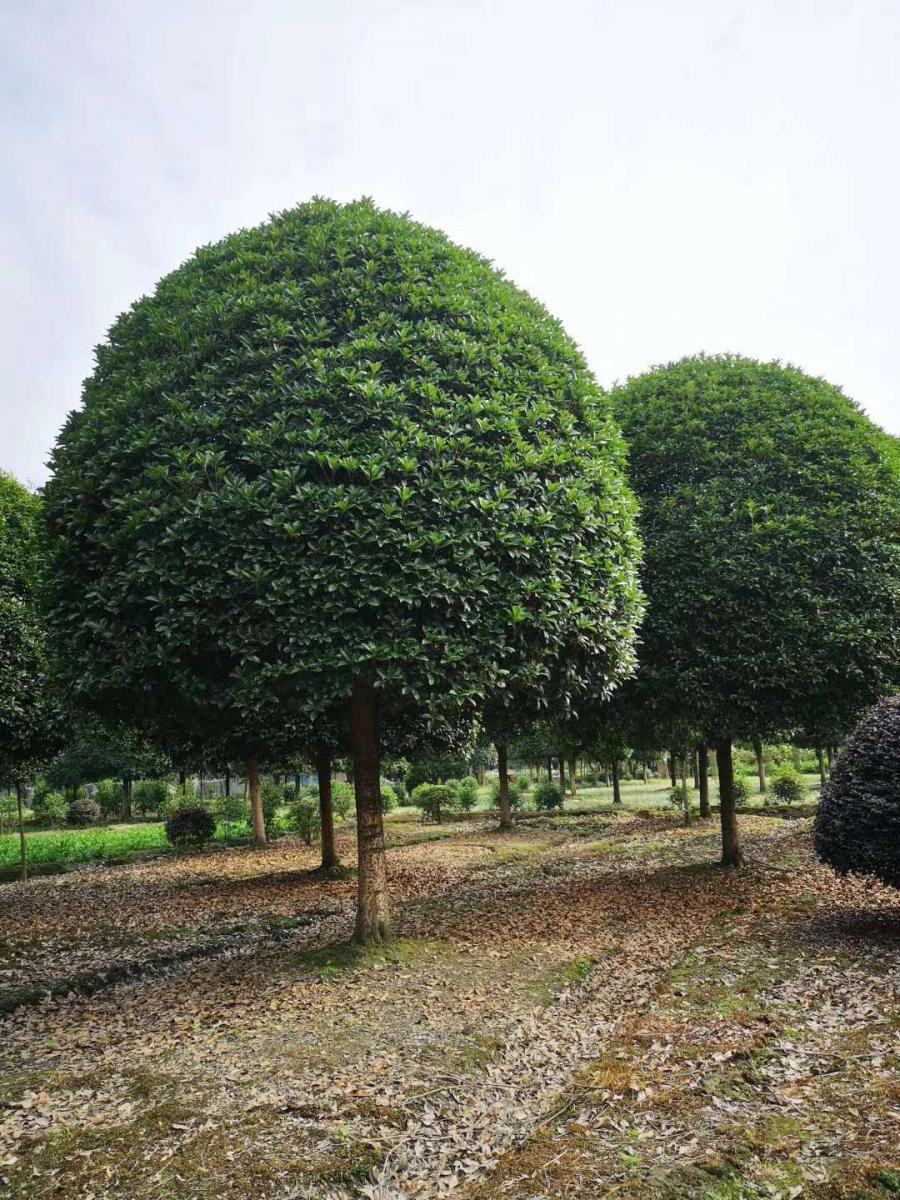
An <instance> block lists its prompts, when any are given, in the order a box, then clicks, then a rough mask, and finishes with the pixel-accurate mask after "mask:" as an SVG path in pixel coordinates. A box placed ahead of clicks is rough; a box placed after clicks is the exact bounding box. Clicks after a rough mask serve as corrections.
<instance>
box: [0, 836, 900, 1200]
mask: <svg viewBox="0 0 900 1200" xmlns="http://www.w3.org/2000/svg"><path fill="white" fill-rule="evenodd" d="M808 825H809V823H808V821H805V820H799V821H798V820H794V821H782V820H780V819H778V818H772V817H763V816H752V815H748V816H746V817H745V818H744V827H745V832H746V840H747V849H748V854H749V857H750V859H751V866H750V868H749V869H748V870H747V871H746V872H744V873H740V874H733V873H725V872H722V871H720V870H718V869H717V868H716V867H714V866H713V865H712V862H713V860H714V859H715V858H716V855H717V848H718V831H717V828H716V827H715V825H713V824H699V823H698V824H695V825H693V826H692V827H690V828H689V829H683V828H681V827H680V826H679V824H678V823H677V819H676V818H675V817H673V816H669V815H667V814H664V813H660V814H658V815H656V816H655V817H654V816H643V817H641V816H635V815H634V814H628V813H624V814H621V815H610V814H606V813H601V814H598V815H589V816H584V817H565V816H563V817H552V818H547V817H534V818H532V819H529V820H527V821H523V822H521V823H520V824H519V826H518V828H517V829H516V830H515V831H514V832H513V833H510V834H507V835H501V834H500V833H498V832H497V831H496V830H495V829H494V827H493V824H492V823H489V822H487V821H485V820H478V819H476V820H474V821H469V822H465V823H463V822H460V823H458V824H455V825H445V826H442V827H440V828H436V827H433V826H422V825H420V824H419V823H418V822H412V821H395V822H391V823H390V824H389V826H388V828H389V837H390V840H391V842H392V843H393V847H394V848H393V849H392V850H391V852H390V856H389V857H390V867H391V875H392V895H393V900H394V914H395V924H396V933H397V941H396V942H395V943H394V944H393V945H391V946H390V947H389V948H386V949H379V950H354V949H351V948H349V947H348V946H347V945H346V938H347V937H348V935H349V932H350V930H351V928H352V920H353V907H354V892H355V881H354V880H353V879H352V878H348V879H344V880H340V881H337V882H326V881H323V880H322V879H321V878H319V877H318V876H316V875H315V874H312V873H311V869H312V868H314V867H315V865H316V852H315V850H314V849H307V848H305V847H303V846H301V845H298V844H297V843H295V842H293V841H290V840H287V841H283V842H281V843H279V844H276V845H275V846H273V847H270V848H269V849H267V850H262V851H258V850H253V849H249V848H232V849H229V850H225V849H222V850H218V851H216V852H215V853H210V854H199V855H196V856H177V857H174V856H173V857H168V858H165V859H158V860H155V861H151V862H146V863H140V864H134V865H131V866H126V867H94V868H92V867H88V868H85V869H83V870H81V871H78V872H75V873H71V874H68V875H64V876H54V877H51V878H47V879H40V880H36V881H32V882H31V883H30V884H28V885H21V884H10V885H8V886H6V887H4V888H2V889H0V910H2V913H0V915H2V926H0V928H2V931H3V932H2V961H3V966H2V970H0V1000H2V1003H3V1004H4V1006H5V1008H6V1009H7V1010H8V1011H7V1014H6V1016H5V1017H4V1018H3V1021H2V1034H0V1045H2V1073H0V1078H2V1090H0V1114H2V1115H0V1138H2V1152H0V1162H2V1167H0V1172H2V1176H3V1180H4V1184H3V1194H4V1195H8V1196H10V1197H15V1198H21V1200H24V1198H25V1197H27V1198H28V1200H49V1198H50V1197H73V1196H78V1197H81V1196H85V1197H87V1196H93V1197H97V1198H101V1197H103V1198H107V1197H108V1198H112V1197H122V1198H124V1197H127V1198H129V1200H151V1198H152V1200H161V1198H163V1197H178V1198H179V1200H185V1198H188V1200H193V1198H200V1197H204V1198H205V1197H217V1198H222V1200H231V1198H234V1200H237V1198H239V1197H240V1198H243V1197H246V1196H247V1195H249V1194H252V1195H254V1196H257V1197H262V1198H272V1200H275V1198H282V1200H287V1198H289V1197H326V1198H335V1200H336V1198H339V1197H340V1198H349V1197H370V1198H374V1197H382V1198H385V1200H388V1198H399V1197H404V1196H406V1197H411V1196H415V1197H430V1196H440V1195H443V1194H445V1193H452V1194H454V1195H459V1196H464V1197H467V1198H468V1200H476V1198H478V1200H503V1198H506V1197H516V1198H517V1200H539V1198H543V1197H563V1196H565V1197H577V1198H583V1200H587V1198H588V1197H591V1198H594V1197H598V1196H607V1195H608V1196H616V1197H623V1198H628V1200H632V1198H633V1200H637V1198H638V1197H651V1198H659V1200H669V1198H673V1200H674V1198H677V1197H698V1198H703V1200H743V1198H749V1197H768V1198H770V1200H772V1198H775V1197H782V1198H784V1200H789V1198H790V1200H793V1198H796V1197H801V1196H802V1197H815V1198H821V1200H826V1198H827V1200H862V1198H863V1197H868V1198H870V1200H887V1198H888V1197H890V1196H891V1195H894V1194H896V1192H897V1188H898V1187H900V896H898V894H897V893H896V892H891V891H889V890H887V889H884V888H882V887H880V886H879V885H877V884H874V883H870V882H867V881H860V880H855V881H849V880H848V881H841V880H838V879H836V878H835V877H834V876H832V875H831V874H830V873H829V872H827V871H825V870H823V869H821V868H820V867H818V866H816V865H815V864H814V862H813V861H812V859H811V856H810V848H809V829H808ZM345 829H346V827H345ZM339 849H340V851H341V855H342V857H343V859H344V860H345V861H346V862H350V861H352V856H353V850H354V848H353V844H352V840H351V838H350V836H349V833H346V832H345V833H344V834H343V835H342V836H341V837H340V838H339ZM48 996H53V998H52V999H47V998H46V997H48ZM863 1098H864V1103H863V1102H862V1100H863Z"/></svg>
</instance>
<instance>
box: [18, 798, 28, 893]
mask: <svg viewBox="0 0 900 1200" xmlns="http://www.w3.org/2000/svg"><path fill="white" fill-rule="evenodd" d="M16 809H17V810H18V814H19V857H20V861H21V866H20V868H19V877H20V878H21V879H22V881H23V882H24V881H25V880H26V879H27V878H28V846H27V844H26V842H25V821H24V819H23V817H22V785H21V783H17V784H16Z"/></svg>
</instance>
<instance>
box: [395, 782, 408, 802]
mask: <svg viewBox="0 0 900 1200" xmlns="http://www.w3.org/2000/svg"><path fill="white" fill-rule="evenodd" d="M392 787H393V789H394V792H395V793H396V795H397V803H398V804H399V805H400V807H401V808H402V807H403V805H404V804H408V803H409V795H408V793H407V791H406V784H405V783H404V782H403V780H402V779H394V780H392Z"/></svg>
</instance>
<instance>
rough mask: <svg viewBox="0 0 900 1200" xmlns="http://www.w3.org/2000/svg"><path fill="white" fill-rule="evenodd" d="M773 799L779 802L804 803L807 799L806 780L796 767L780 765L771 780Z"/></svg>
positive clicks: (770, 786)
mask: <svg viewBox="0 0 900 1200" xmlns="http://www.w3.org/2000/svg"><path fill="white" fill-rule="evenodd" d="M769 792H770V793H771V796H772V799H773V800H775V801H777V802H778V803H779V804H802V803H803V801H804V800H805V799H806V795H807V792H806V781H805V780H804V778H803V776H802V775H801V774H800V772H799V771H797V770H796V769H795V768H794V767H791V766H787V767H780V768H779V770H778V771H777V772H776V773H775V774H774V775H773V776H772V778H771V780H770V781H769Z"/></svg>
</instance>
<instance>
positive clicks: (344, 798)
mask: <svg viewBox="0 0 900 1200" xmlns="http://www.w3.org/2000/svg"><path fill="white" fill-rule="evenodd" d="M318 794H319V789H318V788H316V795H317V796H318ZM331 806H332V808H333V809H334V815H335V816H336V817H340V819H341V820H342V821H343V820H345V819H346V818H347V817H348V816H349V815H350V813H352V812H353V810H354V808H355V807H356V797H355V796H354V794H353V784H352V783H341V782H340V781H339V780H336V779H333V780H332V781H331Z"/></svg>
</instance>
